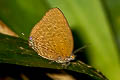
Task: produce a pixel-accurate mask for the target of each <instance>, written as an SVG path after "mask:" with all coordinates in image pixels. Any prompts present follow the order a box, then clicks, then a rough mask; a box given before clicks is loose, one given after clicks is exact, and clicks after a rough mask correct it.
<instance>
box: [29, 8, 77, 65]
mask: <svg viewBox="0 0 120 80" xmlns="http://www.w3.org/2000/svg"><path fill="white" fill-rule="evenodd" d="M29 45H30V46H31V47H32V48H33V49H34V50H35V51H36V52H37V53H38V55H40V56H42V57H44V58H46V59H49V60H53V61H56V62H58V63H66V62H69V61H70V60H73V59H74V58H75V56H74V55H73V54H72V51H73V37H72V33H71V30H70V28H69V25H68V22H67V20H66V18H65V17H64V15H63V13H62V12H61V10H60V9H58V8H53V9H50V10H49V11H48V12H46V14H45V16H43V18H42V19H41V20H40V22H38V23H37V24H36V25H35V26H34V27H33V29H32V31H31V33H30V37H29Z"/></svg>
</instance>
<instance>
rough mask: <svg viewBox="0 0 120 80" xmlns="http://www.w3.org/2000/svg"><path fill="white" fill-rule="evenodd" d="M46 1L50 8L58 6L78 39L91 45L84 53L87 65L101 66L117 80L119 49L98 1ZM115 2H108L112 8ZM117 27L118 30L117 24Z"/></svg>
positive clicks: (108, 74)
mask: <svg viewBox="0 0 120 80" xmlns="http://www.w3.org/2000/svg"><path fill="white" fill-rule="evenodd" d="M47 1H48V2H49V3H50V4H51V6H52V7H58V8H60V9H61V10H62V11H63V13H64V15H65V16H66V18H67V19H68V22H69V24H70V26H71V27H72V28H73V29H74V30H75V31H76V33H77V34H78V36H79V38H80V39H82V40H83V41H84V42H85V44H90V45H89V47H88V52H87V54H88V57H87V58H88V59H89V60H88V61H89V62H90V64H91V65H93V66H95V67H96V68H98V69H100V71H102V72H103V73H104V74H105V75H106V76H107V77H108V78H109V79H110V80H120V77H119V74H120V64H119V57H118V53H119V52H118V50H117V46H116V42H115V41H114V40H115V39H114V35H113V33H112V30H111V26H112V25H111V24H109V19H108V18H107V17H106V15H108V14H107V13H105V12H106V11H105V9H103V8H104V6H103V4H102V3H101V0H64V1H63V0H59V1H58V0H52V1H51V0H47ZM107 1H108V2H109V0H107ZM110 1H111V0H110ZM118 2H119V1H118V0H117V1H114V0H113V2H109V3H110V4H111V7H112V3H116V4H118ZM116 4H114V5H116ZM116 6H117V7H118V6H120V5H119V4H118V5H116ZM112 8H113V7H112ZM116 12H119V9H118V10H116ZM116 14H119V13H116ZM113 16H115V15H114V14H113ZM118 18H119V17H118ZM116 29H117V30H120V29H119V28H117V27H116ZM117 33H119V32H117ZM118 36H119V34H118Z"/></svg>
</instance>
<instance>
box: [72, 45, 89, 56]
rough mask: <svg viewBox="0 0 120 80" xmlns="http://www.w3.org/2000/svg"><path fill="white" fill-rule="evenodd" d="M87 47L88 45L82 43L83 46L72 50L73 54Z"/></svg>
mask: <svg viewBox="0 0 120 80" xmlns="http://www.w3.org/2000/svg"><path fill="white" fill-rule="evenodd" d="M87 47H88V45H84V46H83V47H80V48H78V49H77V50H75V51H74V52H73V54H76V53H78V52H80V51H81V50H83V49H85V48H87Z"/></svg>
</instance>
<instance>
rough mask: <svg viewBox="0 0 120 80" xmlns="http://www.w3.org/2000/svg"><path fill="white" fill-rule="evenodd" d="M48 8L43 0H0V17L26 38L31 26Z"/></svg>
mask: <svg viewBox="0 0 120 80" xmlns="http://www.w3.org/2000/svg"><path fill="white" fill-rule="evenodd" d="M48 9H49V4H48V3H47V2H46V1H45V0H34V1H33V0H15V1H14V0H13V1H10V0H0V19H1V20H2V21H3V22H4V23H5V24H6V25H8V26H9V27H10V28H11V29H12V30H13V31H14V32H16V33H17V34H18V35H19V36H20V37H22V38H24V39H26V40H27V39H28V37H29V33H30V31H31V29H32V27H33V26H34V25H35V24H36V23H37V22H38V21H39V20H40V19H41V18H42V16H43V14H44V13H45V12H46V11H47V10H48ZM22 33H24V35H22Z"/></svg>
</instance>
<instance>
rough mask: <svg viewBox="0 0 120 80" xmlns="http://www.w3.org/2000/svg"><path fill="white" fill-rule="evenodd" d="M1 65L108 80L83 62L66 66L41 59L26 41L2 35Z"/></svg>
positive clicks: (0, 43)
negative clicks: (20, 66)
mask: <svg viewBox="0 0 120 80" xmlns="http://www.w3.org/2000/svg"><path fill="white" fill-rule="evenodd" d="M0 45H1V46H0V63H9V64H17V65H23V66H30V67H43V68H53V69H67V70H72V71H76V72H79V73H84V74H87V75H89V76H91V77H92V78H94V79H96V80H107V78H106V77H105V76H104V75H102V74H101V73H100V72H98V71H97V70H96V69H94V68H92V67H91V66H88V65H86V64H84V63H83V62H81V61H76V62H71V63H70V65H68V66H64V67H63V65H62V64H58V63H56V62H52V63H51V61H49V60H47V59H44V58H42V57H40V56H39V55H37V53H36V52H34V51H33V50H32V49H31V48H30V47H29V46H28V42H27V41H26V40H23V39H21V38H16V37H11V36H7V35H3V34H0Z"/></svg>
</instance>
